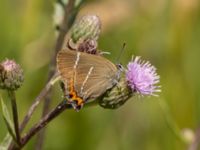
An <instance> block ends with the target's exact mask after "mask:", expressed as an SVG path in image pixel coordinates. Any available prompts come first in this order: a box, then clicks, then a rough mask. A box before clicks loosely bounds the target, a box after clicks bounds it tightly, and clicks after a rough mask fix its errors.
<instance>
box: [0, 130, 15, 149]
mask: <svg viewBox="0 0 200 150" xmlns="http://www.w3.org/2000/svg"><path fill="white" fill-rule="evenodd" d="M11 142H12V136H11V135H10V133H7V134H6V136H5V138H4V139H3V141H2V142H1V143H0V150H7V149H8V147H9V145H10V143H11Z"/></svg>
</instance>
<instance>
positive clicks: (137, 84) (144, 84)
mask: <svg viewBox="0 0 200 150" xmlns="http://www.w3.org/2000/svg"><path fill="white" fill-rule="evenodd" d="M127 67H128V70H127V72H126V80H127V82H128V85H129V86H130V87H131V89H132V91H134V92H137V93H139V94H141V95H156V94H155V93H156V92H160V86H158V85H157V84H158V83H159V78H160V77H159V76H158V75H157V73H156V68H155V67H154V66H152V65H151V64H150V63H149V62H148V61H142V60H141V59H140V57H135V59H134V60H133V61H131V62H129V64H128V66H127Z"/></svg>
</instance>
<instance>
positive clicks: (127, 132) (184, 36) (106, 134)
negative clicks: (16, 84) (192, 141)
mask: <svg viewBox="0 0 200 150" xmlns="http://www.w3.org/2000/svg"><path fill="white" fill-rule="evenodd" d="M53 12H54V0H51V1H46V0H1V2H0V47H1V48H0V60H1V61H2V60H4V59H5V58H9V59H14V60H16V61H17V62H18V63H19V64H21V66H22V67H23V69H24V73H25V82H24V84H23V86H22V87H21V88H20V89H19V90H18V91H17V103H18V107H19V117H20V121H21V120H22V118H23V116H24V115H25V113H26V111H27V109H28V107H29V106H30V105H31V103H32V101H33V99H34V98H35V97H36V96H37V94H38V93H39V92H40V90H41V89H42V88H43V87H44V85H45V82H46V78H47V76H48V65H49V61H50V57H51V54H52V52H53V49H54V44H55V40H56V39H55V31H54V25H53V21H52V20H53V19H52V18H53V17H52V16H53ZM83 14H97V15H99V16H100V18H101V20H102V32H101V35H100V39H99V48H100V49H102V50H104V51H110V52H111V53H112V55H110V56H108V58H109V59H111V60H112V61H115V58H116V57H117V56H118V55H119V51H120V49H121V47H122V44H123V43H124V42H126V44H127V46H126V50H125V52H124V54H123V56H122V57H121V62H122V63H123V64H124V65H126V64H127V62H128V61H129V60H130V59H131V56H132V55H140V56H142V58H143V59H145V60H149V61H150V62H151V63H152V64H153V65H155V66H156V67H157V68H158V73H159V74H160V76H161V85H162V93H160V97H142V98H137V97H134V98H132V99H130V100H129V101H128V102H127V103H126V104H125V105H124V106H122V107H121V108H119V109H117V110H106V109H103V108H101V107H99V106H95V107H90V108H84V109H83V110H81V111H80V112H79V113H77V112H75V111H74V110H66V111H65V112H64V113H62V114H61V115H60V116H59V117H57V118H56V119H55V120H53V122H51V123H50V124H49V125H48V126H47V132H46V139H45V144H44V149H45V150H55V149H63V150H80V149H82V150H184V149H187V148H188V146H189V145H188V144H186V143H184V142H183V141H181V140H180V138H178V137H177V136H176V135H175V133H174V132H176V131H174V129H173V128H172V126H173V125H175V126H177V127H178V128H180V131H181V132H182V131H185V129H191V130H193V131H194V132H195V131H196V129H197V128H198V126H200V123H199V122H200V92H199V91H200V79H199V74H200V1H199V0H96V1H94V0H90V1H87V3H85V4H84V5H83V7H82V8H81V10H80V14H79V15H83ZM1 93H2V94H3V96H4V101H6V100H7V96H6V93H5V92H4V91H1ZM60 100H61V92H60V89H59V86H58V85H56V86H55V88H54V91H53V102H52V104H51V105H52V106H51V107H52V108H53V107H54V106H56V104H57V103H59V101H60ZM6 103H8V105H9V102H8V101H6ZM160 103H162V104H165V105H166V107H167V108H168V110H167V111H168V112H166V111H163V109H162V108H161V106H160ZM41 108H42V107H40V108H39V109H38V110H37V112H36V113H35V114H34V117H33V118H32V121H31V122H30V123H29V126H28V127H27V128H26V131H27V130H28V129H29V128H30V127H31V125H32V124H33V123H35V122H36V121H37V120H38V119H39V117H40V114H41ZM166 118H168V121H167V120H166ZM169 124H171V125H172V126H169ZM5 134H6V127H5V124H4V122H3V120H2V115H0V140H2V139H3V137H4V136H5ZM36 137H37V136H35V137H34V138H33V139H32V140H31V141H30V142H29V143H28V145H27V146H26V147H25V149H27V150H32V149H34V148H35V141H36Z"/></svg>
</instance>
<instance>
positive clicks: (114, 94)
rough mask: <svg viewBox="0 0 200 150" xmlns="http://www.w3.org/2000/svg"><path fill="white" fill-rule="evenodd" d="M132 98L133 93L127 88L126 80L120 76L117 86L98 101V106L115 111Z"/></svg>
mask: <svg viewBox="0 0 200 150" xmlns="http://www.w3.org/2000/svg"><path fill="white" fill-rule="evenodd" d="M132 96H133V92H132V90H131V89H130V88H129V86H128V84H127V81H126V78H125V77H124V76H122V77H121V78H120V80H119V82H118V83H117V85H116V86H114V87H113V88H112V89H111V90H109V91H107V92H106V94H105V95H104V96H103V98H102V99H101V100H100V101H99V105H100V106H101V107H103V108H108V109H116V108H119V107H120V106H122V105H123V104H124V103H125V102H126V101H127V100H128V99H129V98H131V97H132Z"/></svg>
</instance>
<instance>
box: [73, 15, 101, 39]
mask: <svg viewBox="0 0 200 150" xmlns="http://www.w3.org/2000/svg"><path fill="white" fill-rule="evenodd" d="M100 30H101V21H100V19H99V17H98V16H96V15H85V16H83V17H81V18H80V19H79V20H78V21H76V23H75V24H74V25H73V26H72V29H71V39H72V40H73V42H74V43H77V42H78V41H79V40H83V41H85V40H88V39H92V40H95V41H97V40H98V38H99V34H100Z"/></svg>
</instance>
